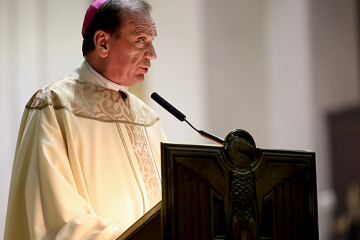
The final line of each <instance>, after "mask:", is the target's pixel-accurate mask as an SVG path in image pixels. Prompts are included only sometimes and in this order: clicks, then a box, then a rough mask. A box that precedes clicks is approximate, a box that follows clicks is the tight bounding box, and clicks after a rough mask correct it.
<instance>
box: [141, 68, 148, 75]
mask: <svg viewBox="0 0 360 240" xmlns="http://www.w3.org/2000/svg"><path fill="white" fill-rule="evenodd" d="M148 71H149V68H145V67H141V68H140V73H142V74H146V73H147V72H148Z"/></svg>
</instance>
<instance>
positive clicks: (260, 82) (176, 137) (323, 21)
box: [0, 0, 360, 240]
mask: <svg viewBox="0 0 360 240" xmlns="http://www.w3.org/2000/svg"><path fill="white" fill-rule="evenodd" d="M91 2H92V1H91V0H77V1H70V0H61V1H60V0H27V1H21V0H12V1H5V0H0V79H1V88H0V89H1V90H0V91H1V93H0V99H1V101H0V110H1V113H2V114H1V118H0V121H1V126H2V128H1V129H2V132H1V134H0V149H1V151H0V154H1V155H0V156H1V162H0V235H1V236H2V235H3V227H4V222H5V214H6V205H7V196H8V188H9V182H10V175H11V168H12V161H13V155H14V149H15V143H16V138H17V131H18V127H19V124H20V119H21V114H22V111H23V108H24V106H25V104H26V102H27V101H28V99H29V98H30V97H31V96H32V94H33V93H34V92H35V91H36V90H37V89H38V88H40V87H43V86H44V85H46V84H49V83H51V82H53V81H55V80H57V79H59V78H61V77H63V76H65V75H66V74H67V73H69V72H70V71H71V70H72V69H73V68H74V67H76V66H77V65H78V64H79V63H80V62H81V61H82V53H81V43H82V38H81V34H80V31H81V27H82V20H83V17H84V14H85V11H86V9H87V7H88V6H89V5H90V3H91ZM148 2H149V3H150V4H152V6H153V14H152V15H153V18H154V19H155V21H156V24H157V28H158V34H159V35H158V37H157V38H156V40H155V42H154V44H155V48H156V51H157V54H158V59H157V60H156V61H155V62H154V63H153V66H152V68H151V69H150V73H149V74H148V76H147V77H146V81H145V82H144V83H142V84H141V86H140V87H139V86H138V89H136V92H138V93H139V95H140V96H141V98H142V99H143V100H144V101H145V102H147V103H148V104H149V105H150V106H151V107H152V108H153V109H154V110H155V111H156V112H157V113H158V114H159V116H160V118H161V119H162V124H163V127H164V129H165V132H166V134H167V137H168V140H169V141H171V142H184V143H194V144H197V143H210V142H208V141H207V140H204V139H202V138H201V137H199V136H198V135H197V134H196V133H195V132H193V131H192V130H191V129H190V128H189V127H188V126H186V125H185V123H180V122H178V121H177V120H176V119H175V118H173V117H172V116H170V115H169V114H168V113H166V112H165V111H164V110H163V109H161V108H160V107H158V106H156V104H155V103H153V102H152V101H151V100H150V97H149V96H150V94H151V93H152V92H153V91H156V92H158V93H159V94H160V95H162V96H163V97H164V98H165V99H167V100H169V101H170V102H171V103H172V104H173V105H175V106H176V107H178V108H179V109H180V110H181V111H183V112H184V113H185V114H186V116H187V119H188V120H190V121H191V122H192V123H193V124H194V125H195V126H197V127H198V128H200V129H204V130H207V131H210V132H212V133H214V134H216V135H218V136H220V137H225V136H226V135H227V133H228V132H229V131H230V130H232V129H234V128H241V129H245V130H247V131H248V132H250V133H251V134H252V136H253V137H254V139H255V141H256V143H257V146H258V147H266V148H285V149H286V148H290V149H303V150H314V151H316V154H317V176H318V200H319V221H320V237H321V239H322V240H327V239H330V236H331V234H332V226H333V225H332V224H333V221H332V219H333V218H332V213H333V208H334V206H335V203H336V195H335V194H334V191H333V187H332V179H331V170H332V169H331V161H330V154H329V152H330V150H329V139H328V129H327V122H326V114H327V113H328V112H329V111H336V110H339V109H342V108H346V107H349V106H354V105H357V104H358V103H359V100H360V86H359V53H360V51H359V47H358V46H359V44H358V42H359V36H358V33H359V26H358V22H359V18H358V11H357V10H358V6H357V1H355V0H341V1H339V0H326V1H325V0H323V1H322V0H320V1H314V0H313V1H311V0H291V1H290V0H266V1H264V0H236V1H235V0H221V1H220V0H181V1H176V0H149V1H148Z"/></svg>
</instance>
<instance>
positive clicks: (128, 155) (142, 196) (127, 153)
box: [116, 123, 145, 214]
mask: <svg viewBox="0 0 360 240" xmlns="http://www.w3.org/2000/svg"><path fill="white" fill-rule="evenodd" d="M116 127H117V129H118V132H119V135H120V138H121V141H122V143H123V146H124V148H125V151H126V155H127V157H128V159H129V163H130V165H131V169H132V171H133V174H134V176H135V179H136V183H137V185H138V187H139V190H140V194H141V199H142V203H143V214H145V199H144V193H143V191H142V189H141V185H140V182H139V179H138V177H137V175H136V172H135V168H134V165H133V163H132V160H131V157H130V153H129V149H128V148H127V145H126V142H125V139H124V136H123V134H122V131H121V129H120V125H119V124H118V123H117V124H116Z"/></svg>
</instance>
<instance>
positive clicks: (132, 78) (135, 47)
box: [107, 13, 157, 87]
mask: <svg viewBox="0 0 360 240" xmlns="http://www.w3.org/2000/svg"><path fill="white" fill-rule="evenodd" d="M156 35H157V32H156V26H155V23H154V21H153V19H152V18H151V16H150V14H149V13H137V14H135V15H132V16H131V17H129V19H128V20H127V21H125V23H124V26H123V27H122V28H121V29H120V37H119V38H115V37H111V39H110V40H109V55H108V61H107V64H108V66H107V67H108V69H109V70H110V75H111V76H110V79H111V80H112V81H114V82H117V83H118V84H121V85H124V86H129V87H130V86H132V85H134V84H136V83H140V82H142V81H144V74H146V73H147V72H148V69H149V68H150V60H155V59H156V57H157V56H156V53H155V49H154V46H153V40H154V37H155V36H156Z"/></svg>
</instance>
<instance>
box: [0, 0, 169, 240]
mask: <svg viewBox="0 0 360 240" xmlns="http://www.w3.org/2000/svg"><path fill="white" fill-rule="evenodd" d="M149 11H150V6H149V5H148V4H147V3H145V2H143V1H142V0H108V1H106V0H97V1H95V2H94V3H93V4H92V5H91V6H90V7H89V9H88V11H87V13H86V15H85V20H84V25H83V31H82V34H83V37H84V42H83V53H84V57H85V60H86V61H84V62H83V63H82V64H81V65H80V66H79V67H78V68H77V69H75V70H74V71H73V72H72V73H71V74H70V75H69V76H68V77H66V78H63V79H61V80H59V81H57V82H55V83H52V84H50V85H49V86H47V87H45V88H43V89H40V90H39V91H38V92H36V93H35V94H34V96H33V97H32V98H31V99H30V101H29V102H28V104H27V105H26V109H25V111H24V115H23V118H22V122H21V126H20V131H19V137H18V142H17V148H16V153H15V158H14V166H13V173H12V179H11V186H10V193H9V204H8V212H7V219H6V227H5V236H4V239H5V240H8V239H11V240H15V239H64V240H65V239H66V240H70V239H76V240H80V239H116V238H117V237H118V236H119V235H121V234H122V233H123V232H124V231H125V230H126V229H127V228H128V227H129V226H130V225H131V224H133V223H134V222H135V221H136V220H137V219H139V218H140V217H141V216H142V215H143V214H144V213H145V212H146V211H148V210H149V209H150V208H151V207H153V206H154V205H155V204H156V203H158V202H159V201H160V200H161V188H160V153H159V148H160V142H161V141H162V140H164V139H165V138H164V135H163V132H162V129H161V127H160V123H159V118H158V117H157V115H156V114H155V113H154V112H153V111H152V110H151V109H150V108H148V107H147V106H146V105H145V104H144V103H143V102H141V101H140V100H139V99H138V98H136V97H135V96H134V95H132V94H130V93H128V92H127V88H128V87H129V86H132V85H134V84H136V83H139V82H142V81H143V80H144V74H145V73H147V71H148V69H149V67H150V61H151V60H154V59H155V58H156V53H155V50H154V47H153V44H152V41H153V39H154V38H155V36H156V34H157V33H156V27H155V24H154V21H153V20H152V18H151V16H150V14H149Z"/></svg>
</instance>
